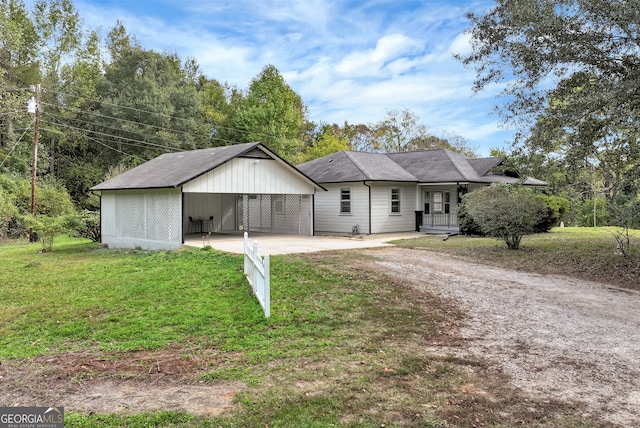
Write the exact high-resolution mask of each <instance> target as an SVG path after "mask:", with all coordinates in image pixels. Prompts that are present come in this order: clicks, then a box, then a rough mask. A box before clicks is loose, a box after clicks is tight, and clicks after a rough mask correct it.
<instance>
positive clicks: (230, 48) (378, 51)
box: [75, 0, 513, 156]
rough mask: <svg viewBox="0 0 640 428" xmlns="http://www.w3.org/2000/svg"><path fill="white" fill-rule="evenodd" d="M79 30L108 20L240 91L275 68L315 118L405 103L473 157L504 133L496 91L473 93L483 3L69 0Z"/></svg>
mask: <svg viewBox="0 0 640 428" xmlns="http://www.w3.org/2000/svg"><path fill="white" fill-rule="evenodd" d="M75 5H76V7H77V9H78V11H79V12H80V15H81V16H82V18H83V20H84V24H85V27H87V28H92V29H102V31H103V33H106V32H107V31H108V29H109V28H111V27H112V26H113V25H114V24H115V22H116V20H117V19H119V20H121V21H122V23H123V24H124V26H125V27H126V28H127V30H128V31H129V32H130V33H131V34H133V35H135V36H136V38H137V39H138V41H139V42H140V44H141V45H142V46H143V47H144V48H146V49H153V50H156V51H170V52H176V53H178V54H179V55H180V56H181V57H182V58H183V59H184V58H186V57H194V58H196V60H197V61H198V63H199V64H200V66H201V69H202V72H203V73H204V74H205V75H206V76H207V77H209V78H213V79H216V80H218V81H220V82H228V83H230V84H234V85H237V86H238V87H240V88H243V89H244V88H246V87H247V86H248V85H249V82H250V81H251V79H252V78H253V77H255V76H256V75H257V74H258V73H260V71H261V70H262V68H263V67H264V66H265V65H267V64H273V65H274V66H275V67H276V68H277V69H278V70H279V71H280V73H281V74H282V75H283V76H284V78H285V79H286V81H287V83H288V84H289V85H290V86H291V87H292V88H293V89H294V90H295V91H296V92H297V93H298V94H299V95H300V96H301V97H302V99H303V101H304V103H305V104H306V105H307V106H308V108H309V118H310V119H311V120H313V121H316V122H328V123H338V124H343V123H344V121H348V122H349V123H352V124H357V123H367V124H370V123H375V122H377V121H379V120H381V119H383V118H384V117H385V115H386V112H387V110H390V109H399V110H402V109H405V108H408V109H410V110H411V111H413V112H414V113H416V114H417V115H418V116H419V117H420V119H421V122H422V123H424V124H425V125H427V127H428V128H429V130H430V131H431V133H433V134H435V135H438V136H442V135H445V134H446V133H447V132H452V133H455V134H458V135H460V136H462V137H464V138H465V139H466V140H467V142H468V144H469V145H470V146H471V147H474V148H475V149H476V151H477V152H478V154H480V155H482V156H486V155H488V154H489V150H490V148H493V147H500V148H502V147H507V146H508V145H509V143H510V141H511V139H512V136H513V130H505V129H503V128H502V127H501V126H500V118H499V117H498V116H496V115H495V114H492V111H493V106H494V105H495V104H496V103H498V102H501V100H500V99H499V98H496V95H497V94H498V93H499V88H498V87H493V88H492V89H490V90H485V91H484V92H482V93H479V94H476V95H474V94H473V92H472V89H471V88H472V84H473V78H474V76H475V73H474V71H473V70H472V69H466V68H464V67H463V66H462V64H460V63H458V62H457V61H456V60H455V59H453V57H452V52H467V51H468V49H469V43H468V38H467V37H466V36H465V35H464V34H463V32H464V30H465V29H466V28H467V26H468V22H467V19H466V16H465V13H466V12H467V11H471V10H473V11H476V12H482V11H483V10H486V8H488V7H490V6H491V5H492V2H491V1H487V0H479V1H472V0H469V1H463V0H449V1H447V0H435V1H403V0H376V1H343V0H289V1H285V0H236V1H234V0H217V1H216V0H206V1H205V0H190V1H188V2H187V1H182V0H76V1H75Z"/></svg>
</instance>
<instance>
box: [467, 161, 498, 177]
mask: <svg viewBox="0 0 640 428" xmlns="http://www.w3.org/2000/svg"><path fill="white" fill-rule="evenodd" d="M503 160H504V159H502V158H497V157H496V158H473V159H469V163H470V164H471V166H472V167H473V169H475V170H476V172H477V173H478V174H479V175H485V174H486V173H488V172H489V171H491V169H492V168H495V167H496V166H498V165H500V164H501V163H502V161H503Z"/></svg>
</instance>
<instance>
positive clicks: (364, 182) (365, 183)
mask: <svg viewBox="0 0 640 428" xmlns="http://www.w3.org/2000/svg"><path fill="white" fill-rule="evenodd" d="M362 184H364V185H365V186H367V187H368V188H369V210H368V211H369V235H372V233H371V186H369V185H368V184H367V182H366V181H363V182H362Z"/></svg>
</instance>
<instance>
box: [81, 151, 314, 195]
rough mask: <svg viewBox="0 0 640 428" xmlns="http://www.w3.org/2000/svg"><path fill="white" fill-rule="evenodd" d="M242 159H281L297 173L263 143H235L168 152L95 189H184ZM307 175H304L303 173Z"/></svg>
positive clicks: (293, 168) (94, 188)
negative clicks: (191, 182)
mask: <svg viewBox="0 0 640 428" xmlns="http://www.w3.org/2000/svg"><path fill="white" fill-rule="evenodd" d="M242 156H252V157H265V158H267V157H271V158H277V159H279V160H280V161H282V163H283V164H287V165H289V166H290V167H291V169H292V170H293V171H295V170H296V169H295V167H294V166H293V165H290V164H288V163H287V162H286V161H284V160H283V159H281V158H279V157H278V156H277V155H276V154H275V153H273V152H271V151H270V150H269V149H268V148H267V147H266V146H264V145H263V144H262V143H245V144H235V145H232V146H223V147H213V148H209V149H201V150H190V151H184V152H178V153H167V154H164V155H161V156H158V157H157V158H155V159H151V160H150V161H148V162H145V163H143V164H142V165H139V166H137V167H135V168H133V169H130V170H129V171H127V172H125V173H123V174H120V175H118V176H117V177H115V178H112V179H111V180H107V181H105V182H104V183H100V184H98V185H97V186H94V187H92V188H91V190H98V191H99V190H119V189H162V188H171V187H180V186H182V185H183V184H185V183H187V182H189V181H191V180H193V179H195V178H197V177H199V176H201V175H203V174H206V173H207V172H209V171H211V170H213V169H215V168H217V167H219V166H220V165H222V164H224V163H226V162H228V161H230V160H232V159H234V158H237V157H242ZM301 174H302V175H304V174H303V173H301ZM305 178H306V179H307V180H309V181H311V182H312V183H313V184H314V185H316V186H318V187H319V188H322V186H320V185H318V184H317V183H316V182H315V181H314V180H313V179H311V178H309V177H307V176H305Z"/></svg>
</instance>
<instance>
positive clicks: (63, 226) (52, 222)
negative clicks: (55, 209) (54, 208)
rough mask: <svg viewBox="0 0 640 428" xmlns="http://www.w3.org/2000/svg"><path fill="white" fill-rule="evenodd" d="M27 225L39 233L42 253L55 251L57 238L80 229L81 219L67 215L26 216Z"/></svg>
mask: <svg viewBox="0 0 640 428" xmlns="http://www.w3.org/2000/svg"><path fill="white" fill-rule="evenodd" d="M25 223H26V224H27V226H28V227H30V228H32V229H33V230H34V231H36V232H37V233H38V236H39V237H40V242H42V252H45V253H46V252H49V251H51V250H52V249H53V241H54V239H55V237H56V236H58V235H60V234H62V233H68V232H71V231H73V230H76V229H77V228H78V227H80V224H81V222H80V219H79V218H78V216H77V215H74V214H66V215H62V216H57V217H50V216H45V215H36V216H33V215H31V214H28V215H26V216H25Z"/></svg>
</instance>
